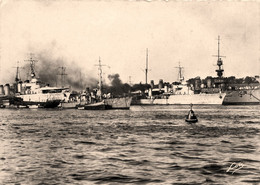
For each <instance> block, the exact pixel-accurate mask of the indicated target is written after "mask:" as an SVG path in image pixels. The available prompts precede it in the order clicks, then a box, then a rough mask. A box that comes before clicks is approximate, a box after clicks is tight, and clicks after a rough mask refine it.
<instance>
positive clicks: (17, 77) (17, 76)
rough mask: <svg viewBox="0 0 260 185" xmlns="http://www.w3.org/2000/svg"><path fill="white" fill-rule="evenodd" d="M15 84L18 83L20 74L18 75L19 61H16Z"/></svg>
mask: <svg viewBox="0 0 260 185" xmlns="http://www.w3.org/2000/svg"><path fill="white" fill-rule="evenodd" d="M15 68H16V75H15V82H16V83H18V82H19V81H20V73H19V61H17V66H16V67H15Z"/></svg>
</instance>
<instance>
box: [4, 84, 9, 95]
mask: <svg viewBox="0 0 260 185" xmlns="http://www.w3.org/2000/svg"><path fill="white" fill-rule="evenodd" d="M4 91H5V95H10V85H9V84H5V86H4Z"/></svg>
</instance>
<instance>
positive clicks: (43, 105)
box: [21, 100, 60, 108]
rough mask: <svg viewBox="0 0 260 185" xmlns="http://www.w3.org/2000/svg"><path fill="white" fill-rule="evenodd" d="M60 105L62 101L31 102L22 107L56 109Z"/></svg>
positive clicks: (24, 103)
mask: <svg viewBox="0 0 260 185" xmlns="http://www.w3.org/2000/svg"><path fill="white" fill-rule="evenodd" d="M59 104H60V100H52V101H46V102H31V101H28V102H26V101H24V102H23V103H22V104H21V105H24V106H31V105H38V106H39V108H56V107H58V105H59Z"/></svg>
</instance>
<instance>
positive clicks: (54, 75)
mask: <svg viewBox="0 0 260 185" xmlns="http://www.w3.org/2000/svg"><path fill="white" fill-rule="evenodd" d="M34 56H35V59H36V60H37V62H36V63H35V74H36V77H37V78H39V79H40V81H42V82H43V83H45V84H49V85H50V86H58V87H61V86H64V87H71V89H74V90H84V89H85V88H86V87H90V88H94V87H97V84H98V79H97V77H95V75H94V74H93V73H94V72H91V71H86V70H85V69H84V70H83V69H82V68H81V67H79V66H78V65H77V64H76V62H75V61H68V60H67V59H65V58H63V57H60V58H55V57H54V56H52V55H51V54H49V53H48V52H41V53H36V54H35V55H34ZM62 67H64V68H65V71H63V72H62ZM24 71H25V72H24V75H23V76H24V77H25V78H26V79H29V78H30V77H29V72H30V65H29V63H27V64H26V65H25V66H24ZM62 73H63V74H64V75H63V77H62V75H61V74H62Z"/></svg>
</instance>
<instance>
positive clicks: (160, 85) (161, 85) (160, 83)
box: [159, 79, 163, 90]
mask: <svg viewBox="0 0 260 185" xmlns="http://www.w3.org/2000/svg"><path fill="white" fill-rule="evenodd" d="M162 88H163V80H162V79H161V80H159V89H160V90H161V89H162Z"/></svg>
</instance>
